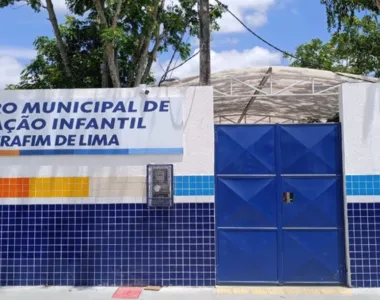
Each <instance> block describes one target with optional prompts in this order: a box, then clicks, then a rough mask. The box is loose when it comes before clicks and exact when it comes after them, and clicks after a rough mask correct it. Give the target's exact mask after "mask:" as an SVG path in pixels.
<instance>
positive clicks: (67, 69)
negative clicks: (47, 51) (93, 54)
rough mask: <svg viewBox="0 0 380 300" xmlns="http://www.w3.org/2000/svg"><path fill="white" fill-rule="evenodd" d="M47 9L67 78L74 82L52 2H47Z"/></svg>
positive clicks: (48, 0)
mask: <svg viewBox="0 0 380 300" xmlns="http://www.w3.org/2000/svg"><path fill="white" fill-rule="evenodd" d="M46 9H47V11H48V14H49V20H50V22H51V25H52V26H53V31H54V35H55V39H56V40H57V47H58V51H59V54H60V56H61V59H62V63H63V67H64V70H65V73H66V76H67V77H68V78H69V79H70V81H71V82H74V77H73V73H72V72H71V68H70V62H69V59H68V56H67V51H66V45H65V44H64V42H63V40H62V36H61V31H60V29H59V25H58V21H57V17H56V15H55V11H54V6H53V2H52V0H46Z"/></svg>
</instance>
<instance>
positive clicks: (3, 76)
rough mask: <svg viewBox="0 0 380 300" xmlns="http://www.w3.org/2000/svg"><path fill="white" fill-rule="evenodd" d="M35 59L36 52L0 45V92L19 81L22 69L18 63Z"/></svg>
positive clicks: (22, 66)
mask: <svg viewBox="0 0 380 300" xmlns="http://www.w3.org/2000/svg"><path fill="white" fill-rule="evenodd" d="M35 57H36V51H35V50H33V49H30V48H22V47H11V46H1V45H0V66H1V67H0V90H2V89H4V88H5V87H6V86H7V85H9V84H15V83H18V82H19V81H20V74H21V71H22V70H23V69H24V65H23V64H22V63H21V62H20V61H24V62H25V61H29V60H32V59H34V58H35ZM19 60H20V61H19Z"/></svg>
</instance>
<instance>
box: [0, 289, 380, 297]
mask: <svg viewBox="0 0 380 300" xmlns="http://www.w3.org/2000/svg"><path fill="white" fill-rule="evenodd" d="M116 290H117V288H112V287H111V288H110V287H94V288H80V287H78V288H77V287H12V288H9V287H3V288H0V299H4V300H16V299H17V300H21V299H22V300H45V299H46V300H108V299H112V295H113V294H114V292H115V291H116ZM305 296H306V297H307V300H321V299H327V300H340V299H346V298H347V297H348V298H351V299H355V300H372V299H373V300H375V299H377V300H378V299H380V289H345V290H339V289H337V290H334V289H329V288H310V289H309V290H307V289H304V288H289V289H287V288H285V289H284V288H276V287H274V288H252V289H250V288H229V289H226V288H216V289H215V288H163V289H161V290H160V291H158V292H155V291H143V292H142V294H141V295H140V298H139V299H141V300H152V299H154V300H209V299H216V300H245V299H257V300H277V299H279V300H282V299H289V300H304V299H305Z"/></svg>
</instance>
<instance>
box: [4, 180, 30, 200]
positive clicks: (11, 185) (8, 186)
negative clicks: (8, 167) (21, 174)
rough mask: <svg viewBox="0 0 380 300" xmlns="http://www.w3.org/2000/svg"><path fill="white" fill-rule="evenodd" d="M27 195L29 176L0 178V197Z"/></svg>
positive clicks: (24, 196) (23, 196)
mask: <svg viewBox="0 0 380 300" xmlns="http://www.w3.org/2000/svg"><path fill="white" fill-rule="evenodd" d="M27 197H29V178H0V198H27Z"/></svg>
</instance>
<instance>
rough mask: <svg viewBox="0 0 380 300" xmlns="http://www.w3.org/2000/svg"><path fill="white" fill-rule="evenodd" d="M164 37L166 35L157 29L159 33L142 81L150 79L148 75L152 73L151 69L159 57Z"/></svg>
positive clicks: (149, 55)
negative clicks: (158, 53)
mask: <svg viewBox="0 0 380 300" xmlns="http://www.w3.org/2000/svg"><path fill="white" fill-rule="evenodd" d="M164 37H165V35H164V34H162V35H160V32H159V31H158V30H157V33H156V42H155V44H154V46H153V49H152V51H150V52H149V54H148V63H147V65H146V67H145V71H144V75H143V76H142V78H141V82H145V81H146V80H147V79H148V76H149V74H150V70H151V68H152V65H153V62H154V61H155V60H156V58H157V51H158V48H159V47H160V44H161V41H162V40H163V39H164Z"/></svg>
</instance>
